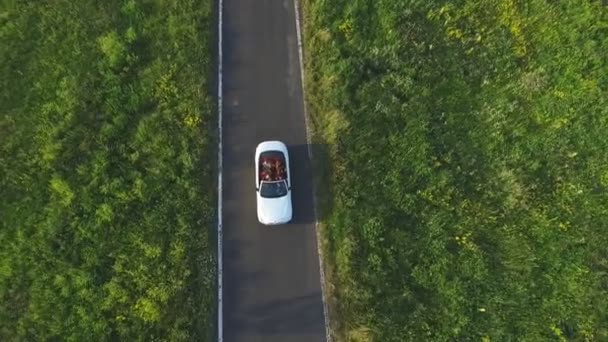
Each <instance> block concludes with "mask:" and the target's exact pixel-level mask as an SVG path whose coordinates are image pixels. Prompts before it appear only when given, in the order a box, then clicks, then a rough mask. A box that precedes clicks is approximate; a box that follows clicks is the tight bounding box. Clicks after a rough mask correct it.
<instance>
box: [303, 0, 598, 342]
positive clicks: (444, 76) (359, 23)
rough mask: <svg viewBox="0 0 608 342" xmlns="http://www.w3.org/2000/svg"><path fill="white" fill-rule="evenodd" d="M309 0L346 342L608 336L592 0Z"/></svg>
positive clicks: (325, 192)
mask: <svg viewBox="0 0 608 342" xmlns="http://www.w3.org/2000/svg"><path fill="white" fill-rule="evenodd" d="M303 3H304V10H305V11H304V12H305V18H304V19H305V20H304V21H305V30H304V36H305V40H306V41H305V47H306V51H305V56H306V58H305V59H306V89H307V93H308V95H307V103H308V107H309V111H310V112H311V115H312V118H313V124H314V130H315V143H316V145H318V146H324V147H326V148H319V151H321V153H317V154H316V159H317V160H316V163H315V164H316V165H317V172H319V174H320V175H321V176H320V177H319V179H318V180H317V181H318V182H317V184H318V186H319V189H320V191H319V196H320V198H321V202H320V204H321V208H320V209H321V214H322V221H323V235H324V240H325V241H324V243H325V251H326V253H327V257H328V259H327V261H328V265H329V270H330V272H329V279H330V283H331V286H329V288H330V289H332V290H331V292H332V296H331V299H332V302H333V303H334V305H333V307H332V312H333V314H332V322H333V325H334V329H335V331H336V334H337V336H338V341H377V342H391V341H395V342H404V341H415V342H418V341H509V340H517V341H606V340H608V309H607V308H608V96H607V94H608V92H607V91H608V8H606V7H602V1H583V0H576V1H574V0H557V1H545V0H529V1H514V0H490V1H479V0H459V1H428V0H418V1H416V0H374V1H372V0H333V1H322V0H304V1H303ZM320 165H324V166H321V167H320Z"/></svg>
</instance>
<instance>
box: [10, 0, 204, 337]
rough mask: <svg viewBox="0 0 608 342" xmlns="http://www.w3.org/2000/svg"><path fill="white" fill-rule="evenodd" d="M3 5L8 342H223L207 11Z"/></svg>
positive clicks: (148, 1)
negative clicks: (218, 339)
mask: <svg viewBox="0 0 608 342" xmlns="http://www.w3.org/2000/svg"><path fill="white" fill-rule="evenodd" d="M1 6H2V7H0V46H1V48H0V68H1V75H2V77H0V83H1V85H0V241H1V242H0V340H2V341H12V340H18V341H48V340H53V341H54V340H62V341H104V340H122V341H161V340H163V341H182V340H194V341H205V340H210V339H211V336H212V331H213V322H214V320H213V319H212V317H213V312H214V303H215V300H214V298H215V290H214V288H215V260H214V257H213V255H214V246H215V243H214V242H213V241H214V237H213V235H211V234H210V232H211V231H212V230H211V227H212V222H213V215H214V212H215V211H214V204H215V199H214V198H215V191H214V189H215V186H214V184H213V182H214V179H215V178H214V165H213V164H214V160H215V152H214V144H213V140H214V138H213V135H212V132H213V131H214V128H215V123H214V120H215V116H214V115H213V113H214V106H213V103H212V101H211V98H210V96H209V94H208V89H209V88H210V87H209V84H208V76H209V74H210V68H211V67H212V65H213V64H212V63H213V61H212V60H211V57H210V56H211V53H212V52H211V42H210V40H211V36H210V32H211V25H210V20H211V11H212V3H211V1H208V0H168V1H156V0H141V1H136V0H125V1H118V0H111V1H93V0H84V1H71V0H57V1H4V2H3V4H2V5H1Z"/></svg>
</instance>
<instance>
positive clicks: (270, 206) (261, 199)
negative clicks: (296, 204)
mask: <svg viewBox="0 0 608 342" xmlns="http://www.w3.org/2000/svg"><path fill="white" fill-rule="evenodd" d="M255 189H256V198H257V206H258V220H259V221H260V223H262V224H265V225H275V224H283V223H287V222H289V221H291V217H292V206H291V172H290V170H289V154H288V153H287V146H285V144H284V143H282V142H280V141H276V140H275V141H264V142H261V143H260V144H259V145H258V147H257V148H256V149H255Z"/></svg>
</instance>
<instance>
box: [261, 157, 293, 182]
mask: <svg viewBox="0 0 608 342" xmlns="http://www.w3.org/2000/svg"><path fill="white" fill-rule="evenodd" d="M258 167H259V170H258V175H259V178H258V182H260V183H261V182H278V181H282V180H285V181H287V170H286V167H285V156H284V155H283V153H282V152H280V151H266V152H262V153H261V154H260V160H259V163H258Z"/></svg>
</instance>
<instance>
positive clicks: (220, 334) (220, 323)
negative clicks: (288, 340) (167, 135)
mask: <svg viewBox="0 0 608 342" xmlns="http://www.w3.org/2000/svg"><path fill="white" fill-rule="evenodd" d="M223 6H224V2H223V0H219V2H218V43H217V51H218V68H217V70H218V71H217V115H218V118H217V129H218V144H217V169H218V172H217V341H218V342H222V341H223V340H224V308H223V304H224V303H223V300H224V293H223V291H224V290H223V280H222V278H223V267H224V266H223V264H222V263H223V249H222V238H223V236H222V234H223V228H222V202H223V186H222V182H223V176H222V173H223V146H222V143H223V142H222V115H223V108H222V105H223V102H224V95H223V89H222V88H223V87H222V77H223V75H222V73H223V70H222V69H223V53H222V46H223V42H222V40H223V36H222V26H223V18H222V17H223Z"/></svg>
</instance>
